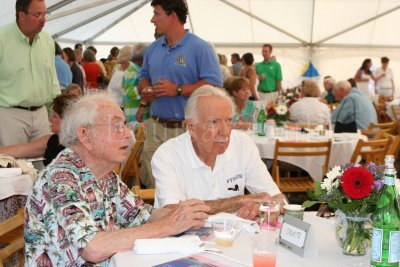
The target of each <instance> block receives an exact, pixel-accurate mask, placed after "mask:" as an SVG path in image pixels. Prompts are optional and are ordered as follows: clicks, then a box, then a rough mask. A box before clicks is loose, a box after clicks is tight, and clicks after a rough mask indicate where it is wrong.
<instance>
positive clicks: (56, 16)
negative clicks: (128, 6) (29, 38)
mask: <svg viewBox="0 0 400 267" xmlns="http://www.w3.org/2000/svg"><path fill="white" fill-rule="evenodd" d="M115 1H116V0H100V1H97V2H94V3H90V4H86V5H81V6H79V7H77V8H72V9H70V10H66V11H64V12H61V13H58V14H54V15H50V16H49V17H48V18H47V19H46V20H47V21H51V20H54V19H59V18H62V17H65V16H68V15H71V14H75V13H77V12H81V11H84V10H86V9H91V8H94V7H98V6H101V5H105V4H108V3H111V2H115ZM62 2H64V1H62ZM65 2H66V1H65Z"/></svg>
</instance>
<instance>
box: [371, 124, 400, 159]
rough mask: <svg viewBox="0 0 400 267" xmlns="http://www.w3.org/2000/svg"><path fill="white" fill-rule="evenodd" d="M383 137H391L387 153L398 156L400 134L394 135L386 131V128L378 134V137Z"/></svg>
mask: <svg viewBox="0 0 400 267" xmlns="http://www.w3.org/2000/svg"><path fill="white" fill-rule="evenodd" d="M383 138H386V139H389V145H388V149H387V151H386V155H393V156H394V157H395V158H397V157H398V155H399V152H400V136H399V135H392V134H389V133H387V132H385V131H384V130H381V131H379V132H378V133H377V134H376V139H383Z"/></svg>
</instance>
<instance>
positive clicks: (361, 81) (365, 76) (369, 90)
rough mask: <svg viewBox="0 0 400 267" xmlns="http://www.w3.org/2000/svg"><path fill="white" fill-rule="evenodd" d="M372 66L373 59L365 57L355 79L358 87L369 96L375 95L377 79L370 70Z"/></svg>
mask: <svg viewBox="0 0 400 267" xmlns="http://www.w3.org/2000/svg"><path fill="white" fill-rule="evenodd" d="M371 66H372V61H371V59H370V58H367V59H364V61H363V63H362V65H361V68H359V69H358V70H357V72H356V75H355V76H354V80H355V81H356V82H357V89H358V90H360V91H362V92H364V93H365V94H366V95H367V96H368V97H373V96H374V92H375V89H374V88H375V79H374V76H373V75H372V72H371V70H370V68H371Z"/></svg>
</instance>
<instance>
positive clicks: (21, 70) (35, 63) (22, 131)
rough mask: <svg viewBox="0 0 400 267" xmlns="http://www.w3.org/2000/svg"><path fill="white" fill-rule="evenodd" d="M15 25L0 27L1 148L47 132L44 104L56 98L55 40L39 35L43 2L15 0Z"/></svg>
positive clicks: (24, 141)
mask: <svg viewBox="0 0 400 267" xmlns="http://www.w3.org/2000/svg"><path fill="white" fill-rule="evenodd" d="M15 9H16V22H13V23H10V24H8V25H5V26H3V27H1V28H0V118H1V125H2V127H0V146H6V145H13V144H21V143H28V142H30V141H32V140H35V139H38V138H39V137H41V136H43V135H46V134H48V133H49V131H50V128H49V120H48V114H47V110H46V107H45V106H44V105H45V104H46V103H49V102H51V101H52V99H53V98H54V97H55V96H57V95H59V94H60V93H61V92H60V85H59V84H58V80H57V74H56V70H55V66H54V64H55V63H54V62H55V60H54V53H55V52H54V50H55V47H54V40H53V39H52V38H51V36H50V35H49V34H47V33H44V32H42V29H43V27H44V25H45V22H46V4H45V1H44V0H17V1H16V4H15Z"/></svg>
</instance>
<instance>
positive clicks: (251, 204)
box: [236, 200, 260, 220]
mask: <svg viewBox="0 0 400 267" xmlns="http://www.w3.org/2000/svg"><path fill="white" fill-rule="evenodd" d="M259 209H260V203H258V202H256V201H252V200H249V201H248V202H247V203H245V204H244V206H243V207H241V208H240V209H238V211H237V213H236V215H237V216H239V217H240V218H243V219H246V220H252V219H254V218H255V217H257V216H258V215H260V210H259Z"/></svg>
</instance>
